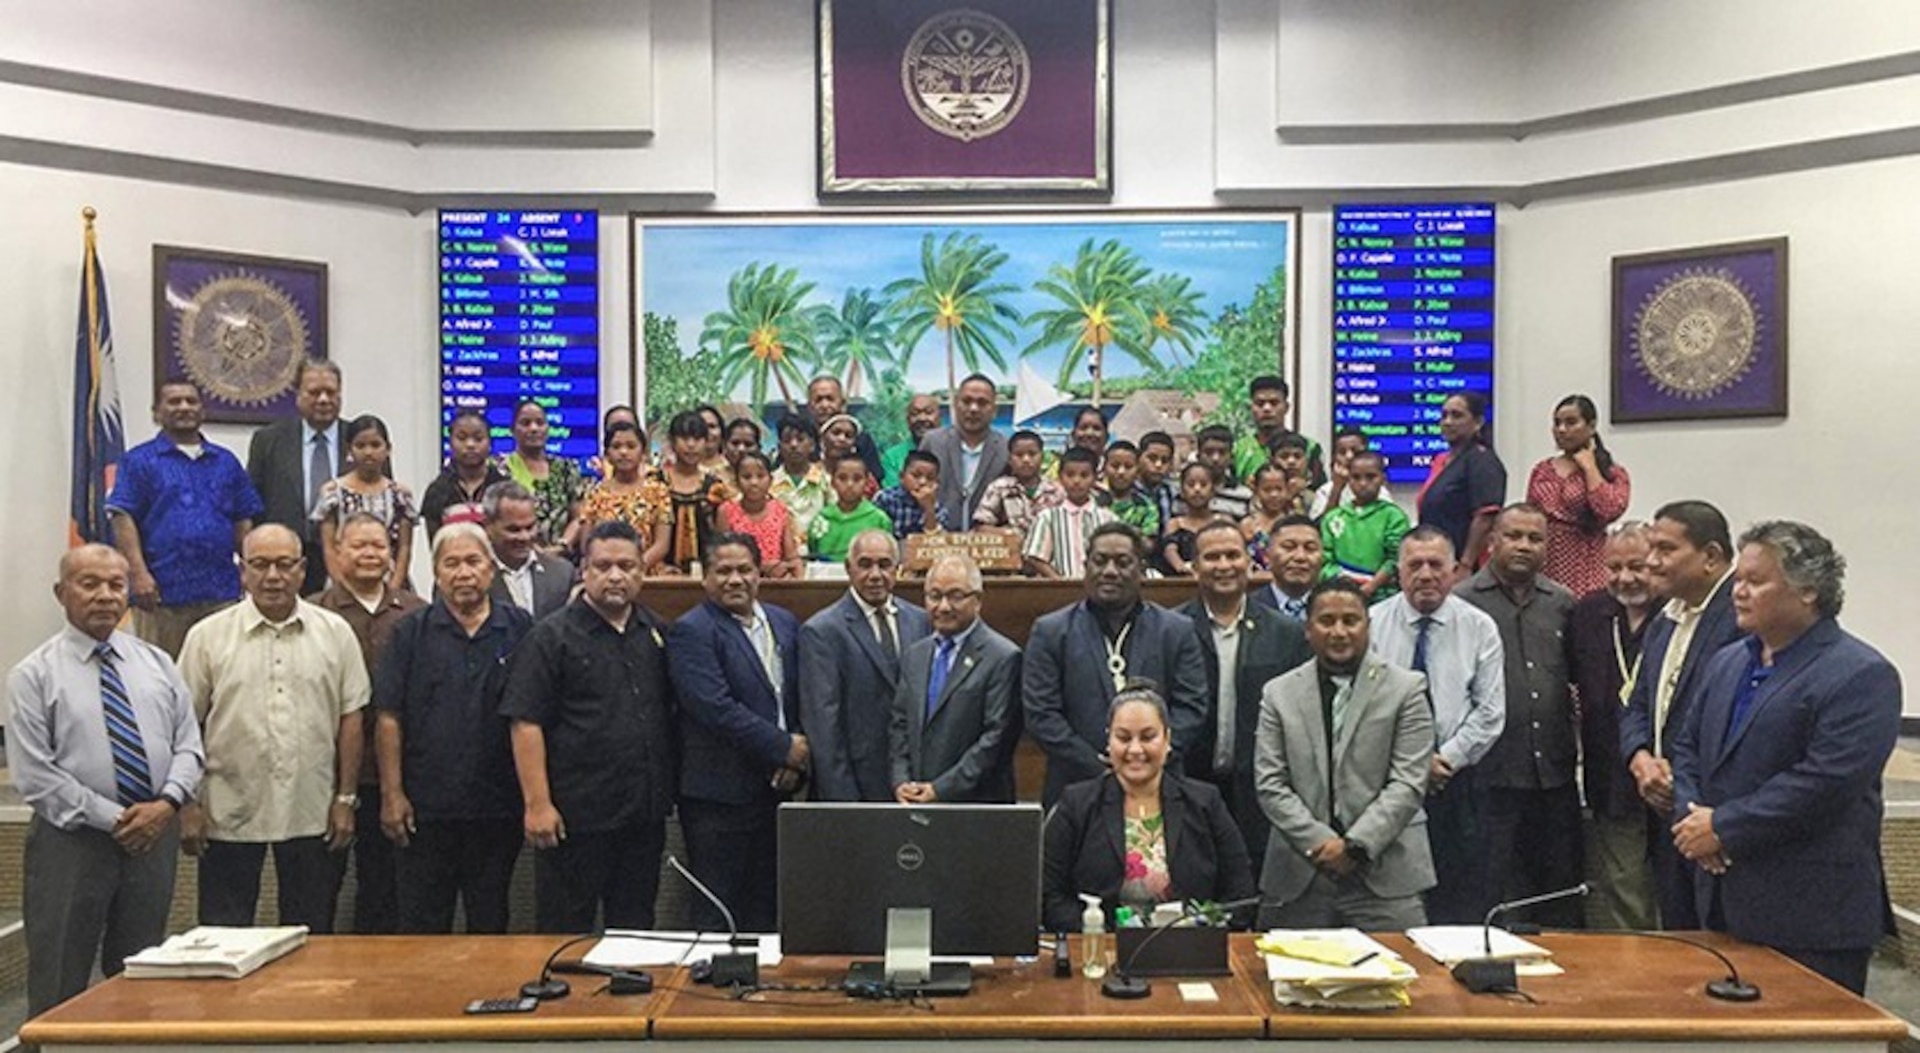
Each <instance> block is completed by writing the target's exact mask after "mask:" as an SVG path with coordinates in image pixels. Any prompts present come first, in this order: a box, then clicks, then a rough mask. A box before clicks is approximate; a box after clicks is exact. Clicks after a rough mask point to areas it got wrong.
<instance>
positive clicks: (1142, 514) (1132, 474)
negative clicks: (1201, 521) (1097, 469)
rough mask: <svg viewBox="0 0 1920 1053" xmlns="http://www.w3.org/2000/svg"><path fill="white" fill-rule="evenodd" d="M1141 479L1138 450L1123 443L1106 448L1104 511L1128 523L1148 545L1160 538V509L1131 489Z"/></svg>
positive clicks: (1140, 493)
mask: <svg viewBox="0 0 1920 1053" xmlns="http://www.w3.org/2000/svg"><path fill="white" fill-rule="evenodd" d="M1139 477H1140V450H1139V448H1138V447H1136V446H1135V445H1134V444H1132V443H1130V442H1128V441H1127V440H1125V439H1120V440H1118V441H1116V442H1115V443H1114V444H1113V445H1111V446H1109V447H1107V458H1106V487H1107V498H1108V499H1107V503H1106V504H1107V511H1109V512H1112V513H1113V515H1114V518H1116V519H1118V520H1120V521H1121V522H1122V523H1130V524H1132V525H1133V527H1134V529H1136V530H1138V531H1140V533H1141V534H1143V535H1145V536H1146V539H1147V540H1148V541H1153V540H1156V539H1158V538H1159V537H1160V506H1159V504H1158V503H1157V502H1155V501H1154V500H1153V499H1152V498H1150V497H1148V496H1147V495H1146V494H1145V493H1143V492H1141V491H1140V490H1138V489H1136V488H1135V487H1134V483H1135V481H1137V480H1138V479H1139Z"/></svg>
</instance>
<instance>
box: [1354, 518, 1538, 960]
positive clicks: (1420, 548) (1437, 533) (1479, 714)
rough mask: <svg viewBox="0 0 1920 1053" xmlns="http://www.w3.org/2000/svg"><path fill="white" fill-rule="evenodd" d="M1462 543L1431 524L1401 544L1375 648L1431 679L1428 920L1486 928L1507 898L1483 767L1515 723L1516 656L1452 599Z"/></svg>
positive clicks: (1492, 627) (1473, 611) (1482, 617)
mask: <svg viewBox="0 0 1920 1053" xmlns="http://www.w3.org/2000/svg"><path fill="white" fill-rule="evenodd" d="M1453 566H1454V552H1453V541H1452V540H1451V539H1449V538H1448V537H1447V535H1446V533H1445V532H1443V531H1441V530H1439V529H1437V528H1434V527H1430V526H1421V527H1416V528H1414V529H1413V530H1411V531H1409V532H1408V533H1407V536H1406V538H1405V539H1403V540H1402V541H1401V542H1400V561H1399V569H1400V589H1401V591H1400V593H1399V595H1397V596H1394V597H1393V598H1392V599H1390V600H1387V601H1386V602H1384V603H1380V604H1376V605H1374V607H1373V609H1372V611H1371V620H1372V638H1373V643H1372V648H1373V652H1374V653H1375V654H1377V655H1379V656H1380V658H1381V660H1383V661H1385V662H1386V663H1387V664H1389V665H1395V666H1399V667H1401V668H1403V669H1411V670H1413V671H1414V672H1416V673H1421V674H1424V675H1425V676H1426V678H1427V699H1428V701H1429V702H1430V703H1431V704H1432V706H1433V730H1434V746H1435V748H1434V752H1433V761H1432V772H1431V773H1430V775H1429V778H1428V781H1427V824H1428V826H1427V835H1428V839H1429V841H1430V843H1431V844H1432V846H1433V868H1434V875H1435V877H1436V878H1437V879H1438V884H1436V885H1435V886H1434V887H1433V888H1432V889H1429V890H1428V891H1427V919H1428V920H1429V921H1430V922H1432V923H1433V924H1435V925H1467V924H1477V923H1479V922H1480V921H1481V920H1482V919H1483V918H1484V917H1485V916H1486V913H1487V910H1488V908H1490V907H1492V906H1493V904H1494V903H1496V902H1498V900H1499V898H1500V895H1499V891H1498V890H1497V889H1494V888H1492V887H1490V886H1491V883H1490V882H1489V881H1488V879H1487V873H1486V861H1487V842H1486V838H1485V833H1486V831H1485V822H1486V815H1487V812H1486V788H1485V787H1483V786H1481V785H1480V780H1479V779H1478V778H1477V777H1476V776H1477V773H1476V772H1475V771H1474V770H1473V766H1474V765H1475V764H1477V763H1479V761H1480V759H1481V758H1482V757H1485V756H1486V755H1487V751H1488V750H1490V749H1492V748H1493V744H1494V742H1495V741H1497V740H1498V739H1499V738H1500V733H1501V732H1502V731H1503V730H1505V728H1506V723H1507V682H1506V671H1505V668H1504V663H1505V661H1506V652H1505V650H1504V649H1503V648H1502V647H1501V644H1500V627H1499V625H1498V624H1496V623H1495V622H1494V620H1493V618H1492V617H1491V616H1490V615H1488V614H1487V613H1486V612H1484V611H1482V610H1479V609H1478V608H1476V607H1474V606H1472V605H1471V604H1469V603H1467V602H1466V601H1464V600H1461V599H1459V598H1458V597H1456V596H1454V595H1453V594H1452V590H1451V587H1450V586H1451V585H1452V582H1453Z"/></svg>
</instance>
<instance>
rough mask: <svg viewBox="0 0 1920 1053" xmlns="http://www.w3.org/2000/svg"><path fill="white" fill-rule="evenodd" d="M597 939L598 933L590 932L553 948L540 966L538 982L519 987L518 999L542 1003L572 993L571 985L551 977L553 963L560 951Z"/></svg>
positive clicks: (529, 982)
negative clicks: (537, 1000) (530, 999)
mask: <svg viewBox="0 0 1920 1053" xmlns="http://www.w3.org/2000/svg"><path fill="white" fill-rule="evenodd" d="M599 938H600V934H599V933H593V932H590V933H588V934H586V935H585V936H575V937H573V938H572V939H570V940H568V941H566V942H565V943H562V944H561V945H560V946H558V947H555V948H554V949H553V953H552V954H549V955H547V960H546V964H544V965H542V966H540V978H539V979H538V980H529V981H527V982H526V983H524V984H521V985H520V997H522V998H536V999H539V1000H540V1001H542V1002H551V1001H553V1000H554V999H556V998H565V997H567V995H568V994H569V993H571V992H572V991H573V985H571V984H569V983H567V982H566V981H565V980H562V979H560V978H559V977H557V976H555V975H553V963H554V962H556V961H558V960H559V959H560V952H561V951H564V950H566V949H567V948H569V947H578V946H579V945H581V944H583V943H585V942H587V941H588V940H597V939H599Z"/></svg>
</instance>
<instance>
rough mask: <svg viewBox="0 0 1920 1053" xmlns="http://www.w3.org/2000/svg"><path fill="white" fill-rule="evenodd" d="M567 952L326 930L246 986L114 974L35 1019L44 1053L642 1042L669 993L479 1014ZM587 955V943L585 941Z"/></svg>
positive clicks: (589, 989) (504, 942) (583, 983)
mask: <svg viewBox="0 0 1920 1053" xmlns="http://www.w3.org/2000/svg"><path fill="white" fill-rule="evenodd" d="M557 946H559V941H557V940H555V939H554V938H553V937H551V936H484V937H451V936H440V937H432V936H318V937H314V938H313V939H311V940H309V941H308V943H307V946H305V947H303V948H301V949H300V950H297V951H295V952H293V953H292V954H289V955H288V956H286V957H285V958H282V959H280V960H279V961H277V962H273V963H272V964H270V965H267V966H266V967H265V968H262V969H261V970H260V971H259V972H256V973H254V974H253V975H252V976H249V977H247V978H246V979H244V980H235V981H226V980H129V979H126V978H124V977H119V978H115V979H113V980H109V981H107V982H106V983H104V984H101V985H99V986H98V987H95V988H93V989H92V990H90V991H88V992H87V993H85V994H83V995H81V996H80V997H78V998H75V999H73V1000H72V1001H69V1002H67V1003H65V1004H63V1005H61V1006H59V1007H57V1008H55V1009H53V1010H52V1011H50V1012H48V1013H46V1014H44V1015H43V1016H40V1017H39V1018H37V1019H35V1020H33V1021H31V1022H30V1023H28V1024H27V1025H26V1026H25V1027H23V1028H21V1030H20V1040H21V1041H22V1042H26V1043H32V1044H37V1045H39V1046H41V1047H42V1048H52V1047H61V1048H65V1049H69V1050H71V1049H84V1048H90V1047H94V1048H97V1047H120V1048H121V1049H124V1048H125V1047H128V1046H145V1047H153V1048H158V1047H163V1046H164V1047H193V1046H219V1045H228V1046H231V1045H235V1044H245V1045H272V1046H292V1047H298V1046H307V1045H323V1044H324V1045H337V1044H339V1043H356V1044H361V1045H363V1046H366V1047H369V1048H378V1047H389V1048H392V1047H399V1046H402V1045H417V1044H419V1043H425V1042H435V1043H443V1042H451V1043H456V1044H457V1045H456V1046H454V1047H446V1046H441V1047H439V1050H441V1051H443V1053H445V1051H448V1050H450V1049H458V1048H460V1047H462V1046H467V1047H469V1048H484V1049H486V1050H487V1051H488V1053H509V1051H512V1050H514V1049H515V1048H516V1047H518V1046H523V1045H530V1044H532V1043H544V1042H555V1041H586V1040H596V1039H598V1040H626V1041H633V1040H637V1039H643V1038H645V1037H646V1035H647V1022H648V1020H649V1019H650V1018H651V1017H652V1015H653V1013H654V1012H655V1011H656V1010H657V1008H658V1006H657V1003H658V1002H659V1001H660V999H661V998H662V997H663V994H662V992H660V991H659V990H657V989H656V991H655V992H654V993H653V994H651V995H640V996H635V997H622V998H614V997H612V996H610V995H606V994H598V995H596V994H593V992H594V991H596V990H598V989H599V988H600V987H601V985H602V984H603V983H604V982H605V981H603V980H602V979H600V978H599V977H595V976H570V977H567V980H568V982H570V983H572V984H573V994H572V995H570V996H569V997H567V998H563V999H560V1000H558V1001H555V1002H550V1003H547V1004H545V1005H542V1006H541V1007H540V1008H539V1009H538V1010H536V1011H535V1012H532V1013H511V1014H506V1013H503V1014H499V1015H490V1016H468V1015H466V1014H465V1013H464V1012H463V1011H462V1010H463V1009H464V1008H465V1007H466V1004H467V1003H468V1002H470V1001H472V1000H474V999H476V998H505V997H509V996H512V995H517V994H518V993H519V991H520V985H521V984H523V983H525V982H527V981H528V980H531V979H534V978H536V977H537V976H539V974H540V966H541V964H542V963H543V962H545V961H546V959H547V955H549V954H551V953H553V949H554V948H555V947H557ZM580 949H582V950H584V949H585V948H584V946H583V947H582V948H580Z"/></svg>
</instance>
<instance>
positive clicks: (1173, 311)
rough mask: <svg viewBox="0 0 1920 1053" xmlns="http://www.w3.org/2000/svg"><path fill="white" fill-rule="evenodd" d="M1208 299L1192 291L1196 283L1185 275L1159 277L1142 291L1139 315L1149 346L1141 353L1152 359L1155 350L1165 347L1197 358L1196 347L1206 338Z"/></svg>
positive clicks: (1190, 357)
mask: <svg viewBox="0 0 1920 1053" xmlns="http://www.w3.org/2000/svg"><path fill="white" fill-rule="evenodd" d="M1204 299H1205V297H1204V296H1203V295H1202V294H1201V293H1200V291H1199V290H1198V289H1195V288H1194V287H1193V279H1192V278H1189V277H1187V276H1186V275H1184V274H1156V275H1154V276H1153V277H1152V278H1151V279H1149V280H1148V281H1147V283H1146V285H1145V286H1143V287H1142V288H1141V289H1140V296H1139V299H1138V302H1137V306H1138V308H1139V311H1140V315H1141V321H1142V323H1143V331H1144V333H1145V334H1146V343H1145V345H1144V346H1143V347H1142V348H1141V351H1142V353H1144V354H1146V355H1148V356H1149V357H1151V355H1152V353H1153V349H1154V347H1156V346H1157V345H1159V344H1161V343H1165V344H1167V345H1169V346H1172V347H1178V348H1179V349H1180V350H1182V351H1185V352H1186V353H1187V357H1188V358H1189V359H1192V358H1194V357H1195V356H1196V355H1197V353H1198V350H1197V348H1196V347H1195V343H1196V342H1198V341H1201V340H1204V339H1205V338H1206V335H1207V324H1208V322H1209V319H1208V317H1207V310H1206V307H1205V306H1203V304H1202V301H1203V300H1204Z"/></svg>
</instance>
